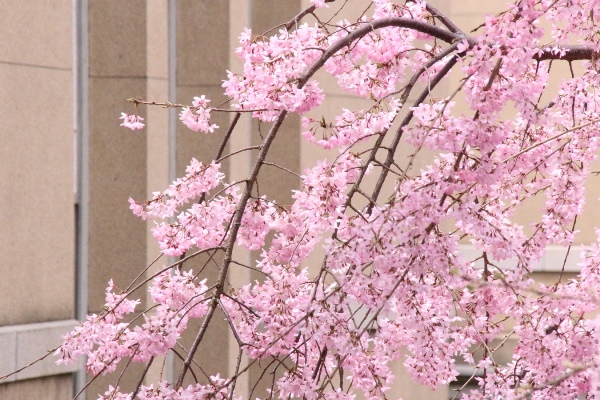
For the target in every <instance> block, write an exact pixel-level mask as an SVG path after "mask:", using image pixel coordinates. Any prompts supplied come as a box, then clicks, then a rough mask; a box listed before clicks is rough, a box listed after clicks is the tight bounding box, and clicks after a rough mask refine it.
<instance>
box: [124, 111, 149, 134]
mask: <svg viewBox="0 0 600 400" xmlns="http://www.w3.org/2000/svg"><path fill="white" fill-rule="evenodd" d="M119 119H122V120H123V123H122V124H121V126H124V127H125V128H129V129H131V130H132V131H135V130H138V129H142V128H143V127H144V123H143V122H142V121H143V120H144V118H142V117H140V116H138V115H137V114H135V115H132V114H125V113H121V118H119Z"/></svg>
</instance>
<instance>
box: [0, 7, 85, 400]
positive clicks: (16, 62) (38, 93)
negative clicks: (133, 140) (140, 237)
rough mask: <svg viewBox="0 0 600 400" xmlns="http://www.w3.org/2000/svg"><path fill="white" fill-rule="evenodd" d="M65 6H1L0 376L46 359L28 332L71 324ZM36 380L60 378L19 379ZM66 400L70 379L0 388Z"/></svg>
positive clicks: (3, 394)
mask: <svg viewBox="0 0 600 400" xmlns="http://www.w3.org/2000/svg"><path fill="white" fill-rule="evenodd" d="M71 5H72V2H71V0H57V1H32V0H25V1H19V2H13V1H6V0H4V1H0V97H1V98H2V100H3V101H2V107H0V120H1V121H2V123H1V124H0V143H1V145H0V193H2V196H0V260H1V262H0V275H1V276H2V279H0V293H2V295H1V296H0V331H2V332H3V334H2V335H1V336H2V338H3V340H2V341H1V342H2V343H0V359H1V360H0V366H1V368H0V369H2V370H3V371H2V373H0V375H3V374H4V373H7V372H9V371H7V368H10V369H11V370H12V369H14V367H15V366H19V367H21V366H23V365H24V364H26V363H29V362H31V361H34V360H35V359H36V358H38V357H39V356H41V355H43V354H44V353H45V351H46V350H47V349H45V348H44V349H40V348H39V347H37V346H27V345H26V341H27V334H28V333H31V332H30V331H29V330H28V328H29V327H31V326H34V325H35V326H38V327H40V326H45V325H44V324H41V325H36V324H35V323H41V322H46V321H55V320H68V319H71V318H73V310H74V237H75V236H74V235H75V230H74V214H75V194H74V169H73V165H74V158H73V157H74V152H73V148H74V134H73V95H72V93H73V78H72V64H73V58H72V46H71V44H72V12H71ZM19 324H23V325H19ZM15 326H17V327H20V328H22V329H20V328H19V329H17V328H15ZM43 334H44V335H46V338H47V339H48V340H49V342H52V343H53V344H56V342H57V341H58V340H60V336H59V335H58V334H57V332H56V331H52V330H51V329H50V330H43ZM48 335H50V336H51V337H48ZM33 337H35V335H33ZM11 338H12V339H14V340H11ZM38 339H40V338H38ZM40 343H41V342H40ZM46 343H48V342H46ZM30 344H31V343H30ZM33 344H37V342H34V343H33ZM19 349H20V350H19ZM17 350H19V353H17V352H16V351H17ZM13 356H14V357H13ZM17 364H19V365H17ZM44 369H45V370H44ZM42 370H44V371H42ZM30 372H31V373H30ZM64 372H65V371H63V373H64ZM28 373H30V374H29V375H28ZM45 373H49V374H52V373H60V372H59V371H54V370H53V368H52V364H46V365H45V366H44V367H42V368H37V370H31V371H27V372H26V373H23V374H21V375H20V376H21V379H22V378H23V377H27V376H29V377H36V376H40V375H43V374H45ZM11 379H14V377H13V378H11ZM68 397H71V379H70V376H69V375H62V376H57V377H52V378H47V379H30V380H27V381H23V382H15V383H8V384H4V385H2V384H0V398H2V399H7V400H11V399H25V398H48V399H52V398H56V399H58V398H68Z"/></svg>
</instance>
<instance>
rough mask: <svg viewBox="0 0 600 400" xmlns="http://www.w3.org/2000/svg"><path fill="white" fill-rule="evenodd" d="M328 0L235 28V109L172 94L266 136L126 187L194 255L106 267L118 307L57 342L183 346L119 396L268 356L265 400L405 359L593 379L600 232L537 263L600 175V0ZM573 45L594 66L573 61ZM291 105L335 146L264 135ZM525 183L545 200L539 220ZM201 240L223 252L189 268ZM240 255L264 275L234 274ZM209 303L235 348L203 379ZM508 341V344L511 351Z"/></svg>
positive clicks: (506, 390) (100, 369)
mask: <svg viewBox="0 0 600 400" xmlns="http://www.w3.org/2000/svg"><path fill="white" fill-rule="evenodd" d="M311 3H312V5H311V6H310V7H309V8H307V9H306V10H304V11H303V12H302V13H300V14H298V16H297V17H295V18H294V19H292V20H290V21H288V22H287V23H284V24H282V25H279V26H277V27H276V28H275V29H274V30H273V31H270V32H267V33H265V34H257V33H256V32H252V31H251V30H249V29H247V30H245V31H244V32H242V33H241V36H240V45H239V47H238V48H237V49H236V50H235V54H236V55H237V56H238V57H239V58H240V60H241V69H240V70H239V71H227V72H226V78H224V81H223V88H224V92H225V95H226V96H228V98H229V101H228V102H226V103H227V107H229V108H228V109H221V108H219V107H220V106H219V107H216V108H212V107H209V103H210V100H209V99H207V98H206V97H204V96H199V97H194V99H193V101H192V103H191V105H188V106H186V105H176V106H177V107H181V110H182V111H181V114H180V120H181V121H182V122H183V123H184V124H185V125H186V126H187V127H188V128H190V129H192V130H194V131H201V132H204V133H213V132H214V133H215V134H220V133H221V131H220V130H219V129H220V128H219V127H218V126H216V125H215V124H213V123H211V120H210V119H211V114H213V115H214V113H217V112H234V113H236V115H239V114H242V113H248V114H250V115H252V117H253V118H255V119H257V120H258V121H259V123H260V124H261V132H260V133H261V139H262V142H261V143H260V145H259V146H255V147H251V148H246V149H241V150H236V151H233V152H232V153H229V154H224V152H226V151H227V148H228V144H229V142H228V141H229V140H230V137H231V136H230V135H229V133H230V132H228V131H229V130H227V132H228V133H227V134H223V135H222V136H221V137H223V141H222V143H221V146H220V149H221V150H220V151H219V153H218V154H217V155H216V156H215V161H212V162H211V161H209V160H205V161H202V162H201V161H198V160H196V159H193V160H192V161H191V163H190V165H189V167H188V168H187V169H186V173H185V175H184V176H183V177H181V178H178V179H177V180H175V181H174V182H173V183H172V184H171V185H169V186H168V188H166V189H165V190H163V191H157V192H155V193H154V194H153V196H152V198H151V199H150V200H147V201H140V200H134V199H129V204H130V209H131V210H132V211H133V213H134V214H135V215H137V216H138V217H140V218H142V219H148V220H149V223H150V224H151V226H152V234H153V236H154V238H155V239H156V240H157V243H158V245H159V246H160V249H161V252H162V255H164V256H169V257H177V259H176V261H175V262H173V263H172V264H169V265H164V267H163V268H162V269H161V270H160V271H159V272H157V273H156V274H155V275H153V276H151V277H150V278H148V279H147V280H146V281H145V282H142V283H139V282H138V284H137V285H133V286H131V287H130V288H128V289H125V290H123V291H120V290H119V289H117V288H116V286H115V285H114V283H113V282H112V281H111V282H110V283H109V286H108V288H107V291H106V304H105V307H104V310H103V312H101V313H100V314H94V315H90V316H88V317H87V320H86V321H83V322H82V323H81V325H80V326H78V327H76V328H75V329H74V330H73V331H72V332H71V333H70V334H67V335H66V336H65V337H64V343H63V345H62V346H61V347H60V348H59V349H58V350H57V351H56V354H57V355H58V356H59V357H60V358H59V360H58V362H59V363H71V362H75V361H76V360H77V358H78V357H82V356H85V357H87V361H86V366H87V369H88V371H89V372H90V373H91V374H93V375H100V374H106V373H109V372H111V371H114V370H115V368H116V367H117V364H118V363H119V362H121V360H123V359H124V358H130V359H131V360H132V362H142V363H148V362H151V360H152V359H153V357H156V356H161V355H165V354H168V353H170V352H173V353H174V354H177V355H180V356H181V358H183V360H184V363H183V366H182V367H180V368H179V370H178V374H179V375H178V378H176V379H175V380H174V381H172V382H167V381H165V380H160V381H155V382H153V383H152V382H143V383H140V385H138V387H137V388H136V390H135V392H131V393H121V391H120V389H119V387H117V386H116V385H114V386H110V387H109V388H108V390H107V391H106V393H105V394H104V396H101V397H100V398H106V399H109V398H111V399H133V398H139V399H167V398H168V399H188V398H197V399H204V398H207V399H208V398H222V399H225V398H228V399H229V398H235V397H236V396H242V397H244V396H246V397H247V396H250V393H242V392H241V390H243V389H240V388H239V386H236V383H237V382H238V381H239V379H242V378H240V377H242V376H243V377H244V378H243V379H245V378H246V377H247V376H248V375H246V374H247V373H248V371H249V370H250V369H252V368H263V372H264V373H263V374H262V375H261V376H260V378H257V379H258V380H262V382H263V383H264V382H266V378H264V377H265V376H266V375H268V376H269V382H267V383H266V385H267V386H268V392H267V393H262V394H260V396H265V397H268V398H280V399H288V398H306V399H321V398H324V399H354V398H359V397H360V398H369V399H380V398H385V397H386V396H388V395H389V391H390V388H391V387H392V386H393V385H394V379H395V378H396V376H395V375H396V373H397V372H396V371H397V370H398V365H399V364H402V367H403V369H404V373H407V374H408V375H409V376H410V377H411V378H412V379H413V380H414V381H415V382H418V383H421V384H423V385H427V386H429V387H430V388H440V387H442V386H443V385H447V384H449V383H451V382H453V381H455V380H456V379H457V376H458V375H459V373H460V370H459V368H458V366H457V365H458V364H460V363H462V364H465V365H466V366H468V367H469V368H470V369H471V370H472V371H474V372H473V374H472V375H471V376H470V377H469V381H470V382H472V383H473V384H474V385H476V387H477V389H476V390H471V389H470V388H465V389H464V390H463V391H462V393H461V395H462V398H463V399H489V398H494V399H495V398H502V399H523V398H534V399H547V398H577V396H583V395H585V394H588V395H589V396H596V397H597V396H598V393H600V333H599V331H600V318H598V317H597V316H596V315H598V310H599V305H600V296H599V295H598V287H600V247H599V244H598V243H600V242H599V241H597V242H595V243H590V244H589V245H588V247H586V248H585V250H584V251H583V252H582V254H581V259H580V263H579V267H580V273H578V274H577V275H576V276H573V277H569V279H566V278H565V277H563V276H562V275H563V274H562V273H561V274H557V281H556V282H555V283H553V284H546V285H544V284H541V283H539V282H536V275H535V274H534V273H533V272H534V270H535V268H536V266H537V265H538V263H539V262H540V261H541V260H542V259H543V257H544V256H545V253H546V251H547V250H548V249H550V248H552V249H554V248H563V249H565V253H566V254H567V255H569V252H570V250H571V247H572V246H573V245H574V244H576V243H577V240H578V239H577V236H576V235H577V231H578V227H577V221H578V218H579V219H581V216H582V215H583V214H584V212H585V209H586V206H587V207H588V208H589V204H588V205H586V203H585V196H586V188H588V187H589V185H590V184H591V183H590V182H592V179H594V177H595V175H597V173H596V171H593V169H592V165H591V164H592V163H593V162H594V161H595V160H596V158H597V150H598V146H599V145H600V143H599V137H600V135H598V129H599V128H600V108H599V104H600V91H598V87H600V74H599V73H598V71H599V70H600V65H599V64H598V61H597V52H598V51H599V50H600V46H599V45H598V43H600V41H599V40H598V36H599V32H598V28H597V23H596V22H595V19H596V18H597V16H598V15H600V5H599V4H598V2H596V1H590V0H539V1H529V0H517V1H515V2H514V4H509V5H507V9H506V10H505V11H504V12H502V13H500V14H497V15H488V16H487V17H485V19H484V20H482V21H481V26H480V27H479V28H478V29H476V30H475V31H473V32H471V31H463V30H461V27H459V26H457V25H456V24H455V23H454V22H452V21H451V20H450V19H449V18H448V17H447V16H445V15H443V14H442V13H441V12H440V11H438V10H436V9H435V8H434V7H432V6H431V5H430V4H428V3H427V2H426V1H407V2H401V1H391V0H374V1H373V2H372V5H371V7H369V9H368V10H367V11H365V13H363V14H362V15H361V16H360V17H359V18H358V19H357V20H354V21H348V20H341V21H336V20H335V19H331V20H330V19H329V17H327V18H326V17H324V16H323V17H321V15H322V14H320V12H322V11H323V10H320V9H321V8H333V9H334V10H329V11H330V12H331V11H335V13H334V14H333V15H337V11H341V9H343V8H344V7H345V3H346V2H335V1H329V0H325V1H323V0H319V1H317V0H314V1H312V2H311ZM336 7H337V8H336ZM328 15H329V14H328ZM336 18H337V17H336ZM567 62H568V63H572V64H575V63H576V64H578V65H577V68H574V69H573V70H572V71H570V72H569V73H568V74H566V75H562V73H561V71H559V70H558V69H557V68H556V65H557V64H558V63H567ZM451 77H452V79H450V78H451ZM442 81H445V82H446V83H447V88H446V89H447V90H441V89H440V87H439V84H440V82H442ZM324 82H327V84H329V85H331V84H336V85H337V88H336V89H339V90H336V91H334V92H326V91H325V90H323V89H322V87H325V86H323V83H324ZM336 96H337V99H336V101H333V102H331V103H329V100H332V98H334V97H336ZM340 98H342V99H351V100H348V102H347V105H345V106H342V107H339V101H340ZM144 104H146V103H144ZM357 104H360V105H357ZM170 106H174V105H170ZM328 107H329V108H328ZM292 114H296V115H298V116H299V117H300V119H301V122H302V126H303V132H302V133H301V136H302V138H303V139H304V140H306V141H307V143H306V146H307V148H310V146H313V145H316V146H319V147H321V148H322V149H324V150H326V151H327V152H328V158H327V159H323V160H320V161H318V162H317V163H316V164H315V165H312V166H308V168H306V169H305V170H304V171H291V170H288V169H286V168H284V167H282V166H280V165H278V164H277V162H276V160H273V159H271V158H268V157H267V156H271V154H270V153H269V151H270V148H271V145H272V143H273V141H274V140H276V139H278V138H277V136H278V134H279V132H280V128H281V126H282V124H283V123H284V121H285V119H286V118H288V116H290V115H292ZM236 118H237V117H236ZM121 119H123V120H124V122H123V124H122V126H126V127H129V128H131V129H141V127H143V124H142V123H141V122H140V121H141V120H142V118H140V117H138V116H137V115H135V116H134V115H128V114H122V117H121ZM232 121H237V120H236V119H235V118H232ZM263 126H266V127H267V128H265V130H262V127H263ZM234 127H235V122H232V126H231V129H232V130H233V134H236V132H235V129H233V128H234ZM214 136H216V135H214ZM251 150H252V151H254V153H252V154H253V156H252V157H254V158H253V163H252V165H251V166H250V169H249V172H248V177H247V178H246V179H244V180H242V181H230V180H229V179H230V178H229V176H227V174H226V171H227V168H225V167H223V168H222V167H221V164H222V163H225V162H232V163H235V162H238V160H239V159H238V157H239V156H240V153H245V152H247V151H251ZM223 165H224V164H223ZM277 167H279V169H280V170H282V171H284V172H286V173H289V174H290V176H293V179H297V181H298V183H299V184H298V187H297V189H296V190H294V191H293V192H292V193H290V194H289V199H290V200H289V204H287V203H283V204H281V203H279V202H278V201H276V200H274V199H273V198H270V197H268V196H266V195H264V193H263V192H261V187H260V185H259V184H258V182H260V179H259V177H260V176H262V175H261V173H262V171H264V169H266V168H277ZM588 201H589V200H588ZM529 203H533V204H538V205H539V206H538V208H537V209H536V212H535V213H532V214H535V215H528V217H530V218H529V222H527V223H525V222H524V220H523V218H522V216H520V213H522V212H523V210H524V208H523V207H524V206H526V205H527V204H529ZM592 207H593V206H592ZM465 246H469V248H470V249H471V250H472V252H471V253H465V252H464V251H463V249H464V247H465ZM240 254H245V255H247V256H248V257H240ZM472 254H476V256H472ZM196 256H205V257H204V258H206V259H208V261H199V263H200V266H196V264H194V267H193V268H192V267H189V266H188V265H191V264H188V260H189V259H191V258H194V257H196ZM571 256H572V255H571ZM199 258H200V257H199ZM565 262H566V261H565ZM190 268H192V269H190ZM244 268H247V269H248V270H250V271H251V272H252V274H253V279H252V280H251V281H246V282H241V283H240V281H239V280H234V279H230V278H232V277H237V276H236V275H235V274H236V273H238V271H239V270H240V269H244ZM209 270H210V272H209ZM215 271H216V275H215ZM558 275H560V276H558ZM144 285H145V286H144ZM141 287H145V288H146V289H147V290H148V293H149V295H148V302H147V304H144V305H145V306H146V307H147V309H144V310H140V309H139V308H140V307H139V306H140V302H139V301H138V300H136V299H134V297H135V296H141V295H138V294H137V293H139V292H135V291H134V289H132V288H137V289H139V288H141ZM216 318H222V319H225V321H226V324H227V326H228V329H229V330H230V335H231V340H232V341H234V344H233V345H232V346H230V347H229V348H230V349H231V348H236V347H237V351H238V358H237V359H236V360H239V361H237V363H235V366H234V369H232V370H229V371H221V375H222V376H223V377H221V375H218V376H208V375H207V374H206V376H204V380H201V379H198V381H197V382H196V383H195V384H191V385H186V384H184V379H187V377H189V376H195V373H196V372H197V373H203V372H202V371H203V370H202V367H201V365H202V362H203V359H202V355H201V354H198V353H197V347H195V348H191V349H188V348H183V349H182V348H181V346H179V344H178V341H179V340H180V338H181V336H182V334H183V333H184V332H185V331H186V330H187V329H189V328H188V326H189V321H190V319H199V320H201V321H202V322H201V324H200V326H201V327H200V328H199V329H198V330H196V331H195V332H192V333H191V334H192V335H195V338H196V341H197V343H198V344H199V343H200V342H201V341H202V340H204V338H205V334H206V333H207V332H209V331H208V329H209V328H208V327H209V326H211V324H214V321H215V319H216ZM498 342H499V343H500V345H499V344H498ZM506 343H513V344H514V345H515V349H514V351H513V353H512V355H511V356H510V360H509V361H502V362H501V361H500V359H501V357H498V354H500V353H501V351H502V346H503V345H504V344H506ZM236 344H237V346H236ZM180 351H181V354H180V353H179V352H180ZM233 356H235V354H234V355H233ZM269 368H271V369H269ZM266 371H269V372H266ZM252 376H254V375H252ZM253 379H254V378H253ZM186 382H187V381H186ZM253 384H254V382H253ZM256 396H258V395H255V396H254V397H256ZM244 398H245V397H244Z"/></svg>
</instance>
